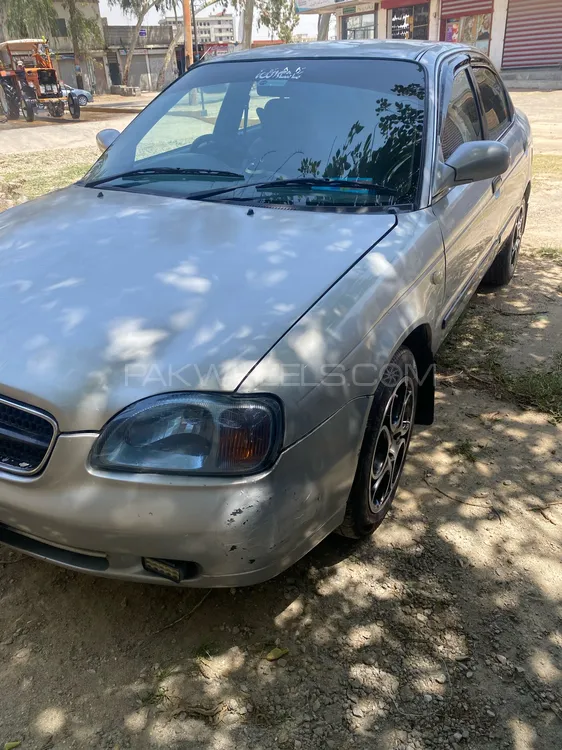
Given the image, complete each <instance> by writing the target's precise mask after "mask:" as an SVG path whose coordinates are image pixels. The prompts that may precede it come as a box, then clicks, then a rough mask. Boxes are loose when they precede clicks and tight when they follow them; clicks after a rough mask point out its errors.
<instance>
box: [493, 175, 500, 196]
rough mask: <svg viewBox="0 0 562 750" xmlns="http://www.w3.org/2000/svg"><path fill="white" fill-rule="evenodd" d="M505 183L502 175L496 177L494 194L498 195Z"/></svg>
mask: <svg viewBox="0 0 562 750" xmlns="http://www.w3.org/2000/svg"><path fill="white" fill-rule="evenodd" d="M502 182H503V177H502V176H501V175H498V176H497V177H494V179H493V180H492V193H494V194H495V193H497V192H498V190H499V189H500V187H501V184H502Z"/></svg>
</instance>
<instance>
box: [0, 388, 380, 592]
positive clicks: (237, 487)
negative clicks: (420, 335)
mask: <svg viewBox="0 0 562 750" xmlns="http://www.w3.org/2000/svg"><path fill="white" fill-rule="evenodd" d="M365 408H366V400H364V399H360V400H358V401H354V402H351V403H350V404H348V405H347V406H346V407H345V408H343V409H341V410H340V411H339V412H337V413H336V414H335V415H334V416H332V418H331V419H329V420H327V421H326V422H324V423H323V424H322V425H321V426H320V427H318V428H317V429H316V430H314V431H313V432H312V433H310V434H309V435H308V436H306V437H305V438H303V439H302V440H300V441H299V442H298V443H296V444H294V445H293V446H291V447H289V448H287V449H286V450H285V451H283V453H282V454H281V456H280V457H279V459H278V461H277V462H276V464H275V466H274V467H273V468H272V469H270V470H269V471H267V472H265V473H262V474H259V475H256V476H252V477H244V478H239V479H232V478H228V479H227V478H220V479H217V478H211V477H198V478H195V477H188V478H187V477H174V476H156V475H124V474H123V475H122V474H111V475H109V474H102V473H98V472H94V471H93V470H92V469H90V468H89V467H88V455H89V452H90V449H91V447H92V444H93V442H94V440H95V439H96V437H97V435H96V434H94V433H88V434H84V433H83V434H74V435H61V436H60V437H59V438H58V440H57V442H56V445H55V448H54V450H53V454H52V456H51V458H50V460H49V463H48V465H47V467H46V469H45V470H44V471H43V473H42V474H41V475H40V476H38V477H34V478H29V477H16V476H14V475H8V474H0V542H1V543H3V544H6V545H8V546H11V547H13V548H15V549H19V550H21V551H23V552H26V553H28V554H31V555H33V556H35V557H38V558H41V559H46V560H49V561H51V562H54V563H57V564H59V565H63V566H64V567H67V568H70V569H73V570H78V571H83V572H89V573H95V574H97V575H102V576H107V577H115V578H120V579H124V580H136V581H145V582H152V583H166V582H167V581H166V579H165V578H162V577H161V576H159V575H157V574H156V573H153V572H149V571H147V570H146V569H145V568H144V567H143V558H156V559H164V560H176V561H184V562H186V563H189V568H188V569H189V574H188V575H186V577H185V578H184V579H183V580H182V581H181V584H180V585H185V586H198V587H215V586H216V587H220V586H241V585H249V584H254V583H258V582H260V581H264V580H267V579H269V578H272V577H273V576H275V575H277V574H278V573H280V572H282V571H283V570H285V569H286V568H287V567H289V566H290V565H292V564H293V563H294V562H296V561H297V560H298V559H299V558H300V557H302V556H303V555H304V554H306V553H307V552H308V551H309V550H310V549H312V548H313V547H314V546H315V545H316V544H318V542H320V541H321V540H322V539H323V538H324V537H325V536H326V535H327V534H329V533H330V532H331V531H333V530H334V529H335V528H337V526H338V525H339V524H340V523H341V521H342V519H343V514H344V511H345V504H346V500H347V497H348V494H349V490H350V488H351V484H352V482H353V477H354V473H355V466H356V462H357V454H358V447H359V443H360V435H361V434H362V425H363V420H364V410H365Z"/></svg>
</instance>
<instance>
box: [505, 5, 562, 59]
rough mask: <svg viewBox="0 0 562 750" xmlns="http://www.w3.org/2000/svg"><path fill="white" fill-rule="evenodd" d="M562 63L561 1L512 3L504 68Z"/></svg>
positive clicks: (508, 13) (509, 9)
mask: <svg viewBox="0 0 562 750" xmlns="http://www.w3.org/2000/svg"><path fill="white" fill-rule="evenodd" d="M561 63H562V0H536V2H529V0H509V6H508V10H507V25H506V28H505V40H504V44H503V62H502V68H526V67H529V68H532V67H537V68H538V67H544V66H548V65H560V64H561Z"/></svg>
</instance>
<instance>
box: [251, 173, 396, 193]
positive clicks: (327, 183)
mask: <svg viewBox="0 0 562 750" xmlns="http://www.w3.org/2000/svg"><path fill="white" fill-rule="evenodd" d="M254 187H256V188H258V189H264V188H274V187H310V188H314V187H347V188H353V189H355V190H357V189H358V188H360V189H361V190H368V191H370V192H374V193H381V194H383V195H397V194H398V190H394V188H389V187H386V185H378V184H377V183H375V182H369V181H368V180H346V179H345V178H338V177H292V178H290V179H287V180H272V181H271V182H261V183H260V184H259V185H255V186H254Z"/></svg>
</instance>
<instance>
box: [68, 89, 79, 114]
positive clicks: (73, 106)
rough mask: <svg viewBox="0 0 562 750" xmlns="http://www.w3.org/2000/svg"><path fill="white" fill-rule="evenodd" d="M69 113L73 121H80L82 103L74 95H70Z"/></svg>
mask: <svg viewBox="0 0 562 750" xmlns="http://www.w3.org/2000/svg"><path fill="white" fill-rule="evenodd" d="M68 111H69V112H70V116H71V117H72V119H73V120H79V119H80V102H79V101H78V97H76V96H74V94H69V95H68Z"/></svg>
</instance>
